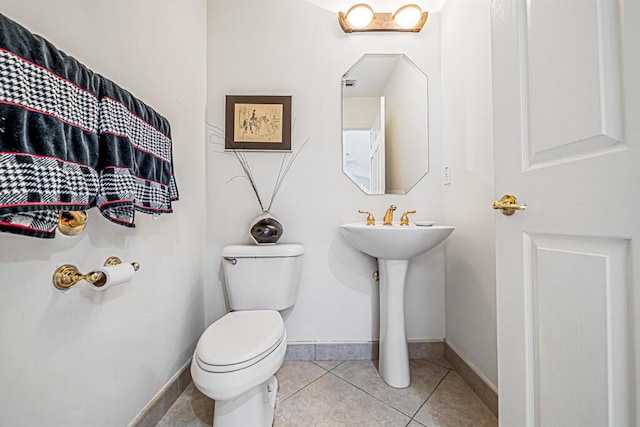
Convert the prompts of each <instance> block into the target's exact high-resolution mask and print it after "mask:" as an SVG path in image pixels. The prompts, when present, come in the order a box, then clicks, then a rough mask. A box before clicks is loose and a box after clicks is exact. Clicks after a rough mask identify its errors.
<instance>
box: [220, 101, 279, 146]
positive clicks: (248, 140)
mask: <svg viewBox="0 0 640 427" xmlns="http://www.w3.org/2000/svg"><path fill="white" fill-rule="evenodd" d="M225 135H226V137H225V143H224V148H225V150H258V151H291V96H254V95H227V96H226V108H225Z"/></svg>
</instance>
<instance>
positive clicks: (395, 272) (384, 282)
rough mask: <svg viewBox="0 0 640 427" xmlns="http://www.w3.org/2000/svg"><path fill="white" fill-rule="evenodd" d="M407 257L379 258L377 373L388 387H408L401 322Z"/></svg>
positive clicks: (405, 349)
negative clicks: (378, 351) (378, 346)
mask: <svg viewBox="0 0 640 427" xmlns="http://www.w3.org/2000/svg"><path fill="white" fill-rule="evenodd" d="M408 267H409V261H408V260H401V259H381V258H378V277H379V280H380V355H379V367H378V370H379V372H380V376H381V377H382V379H383V380H384V382H386V383H387V384H389V385H390V386H391V387H395V388H405V387H408V386H409V383H410V382H411V378H410V376H409V350H408V348H407V335H406V332H405V325H404V287H405V278H406V276H407V268H408Z"/></svg>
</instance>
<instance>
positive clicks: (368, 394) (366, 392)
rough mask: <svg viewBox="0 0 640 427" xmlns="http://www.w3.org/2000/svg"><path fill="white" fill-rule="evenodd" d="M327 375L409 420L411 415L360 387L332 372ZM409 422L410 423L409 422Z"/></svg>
mask: <svg viewBox="0 0 640 427" xmlns="http://www.w3.org/2000/svg"><path fill="white" fill-rule="evenodd" d="M327 373H328V374H331V375H333V376H334V377H336V378H338V379H339V380H342V381H344V382H345V383H347V384H349V385H350V386H352V387H354V388H356V389H358V390H360V391H361V392H363V393H364V394H366V395H367V396H370V397H372V398H374V399H375V400H377V401H378V402H380V403H382V404H383V405H385V406H388V407H389V408H391V409H393V410H394V411H396V412H399V413H400V414H402V415H404V416H405V417H409V418H411V415H407V414H405V413H404V412H402V411H401V410H400V409H398V408H394V407H393V406H391V405H389V404H388V403H387V402H384V401H382V400H380V399H379V398H377V397H376V396H374V395H373V394H371V393H369V392H368V391H366V390H363V389H361V388H360V387H358V386H357V385H355V384H353V383H352V382H350V381H348V380H346V379H344V378H342V377H339V376H338V375H336V374H334V373H333V372H327ZM409 422H411V420H409Z"/></svg>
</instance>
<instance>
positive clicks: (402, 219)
mask: <svg viewBox="0 0 640 427" xmlns="http://www.w3.org/2000/svg"><path fill="white" fill-rule="evenodd" d="M414 213H416V211H406V212H405V213H403V214H402V217H400V225H409V214H414Z"/></svg>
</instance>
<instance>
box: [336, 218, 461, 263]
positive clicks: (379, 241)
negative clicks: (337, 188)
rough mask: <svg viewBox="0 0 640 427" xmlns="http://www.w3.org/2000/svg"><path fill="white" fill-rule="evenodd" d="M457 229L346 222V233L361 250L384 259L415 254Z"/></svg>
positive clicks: (426, 249) (444, 226)
mask: <svg viewBox="0 0 640 427" xmlns="http://www.w3.org/2000/svg"><path fill="white" fill-rule="evenodd" d="M453 230H454V227H452V226H450V225H433V226H430V227H422V226H417V225H413V224H411V225H408V226H401V225H382V224H377V223H376V225H366V224H364V223H361V222H358V223H351V224H343V225H341V226H340V232H341V233H342V236H343V237H344V238H345V239H346V240H347V242H349V243H350V244H351V246H353V247H354V248H356V249H358V250H359V251H360V252H364V253H365V254H367V255H371V256H373V257H376V258H383V259H406V260H409V259H411V258H414V257H416V256H418V255H420V254H422V253H424V252H427V251H428V250H430V249H433V247H435V246H436V245H437V244H438V243H440V242H442V241H443V240H444V239H446V238H447V237H448V236H449V234H451V233H452V232H453Z"/></svg>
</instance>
